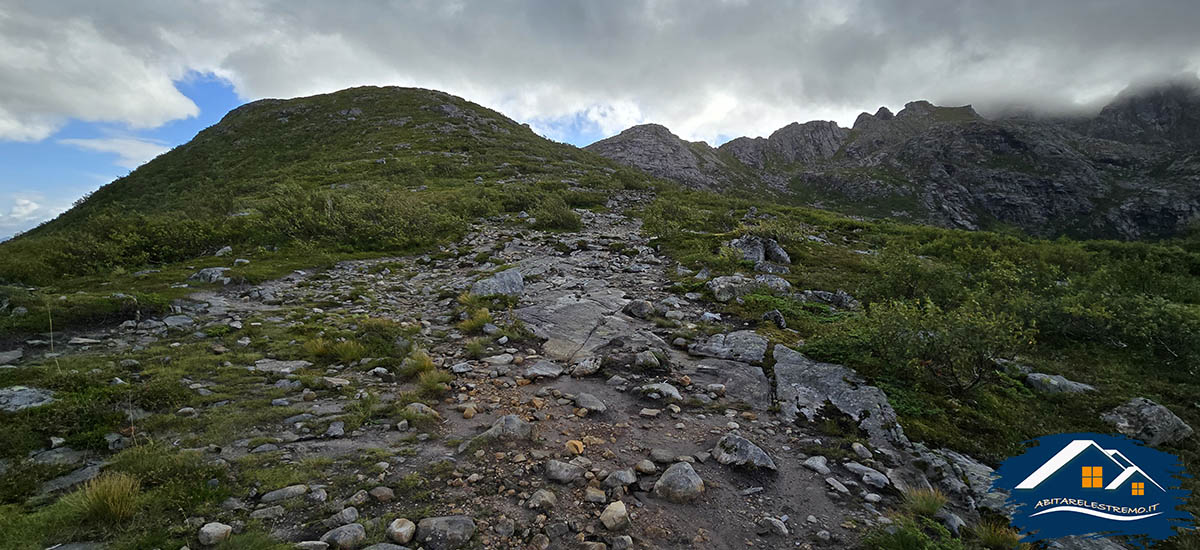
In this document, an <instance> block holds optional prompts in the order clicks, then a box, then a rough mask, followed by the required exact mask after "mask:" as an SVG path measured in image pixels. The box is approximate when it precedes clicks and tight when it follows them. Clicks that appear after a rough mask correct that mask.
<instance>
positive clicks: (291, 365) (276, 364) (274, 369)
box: [254, 359, 312, 375]
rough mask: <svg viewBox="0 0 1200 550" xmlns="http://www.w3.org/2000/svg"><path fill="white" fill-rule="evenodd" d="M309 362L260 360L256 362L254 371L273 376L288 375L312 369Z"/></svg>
mask: <svg viewBox="0 0 1200 550" xmlns="http://www.w3.org/2000/svg"><path fill="white" fill-rule="evenodd" d="M311 366H312V363H309V362H308V361H279V360H277V359H259V360H258V361H255V362H254V370H256V371H259V372H269V373H272V374H279V375H288V374H292V373H293V372H296V371H298V370H300V369H307V368H308V367H311Z"/></svg>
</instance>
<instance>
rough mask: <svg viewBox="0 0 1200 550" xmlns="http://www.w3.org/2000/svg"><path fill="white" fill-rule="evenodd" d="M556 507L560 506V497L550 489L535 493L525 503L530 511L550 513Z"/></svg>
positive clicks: (539, 490)
mask: <svg viewBox="0 0 1200 550" xmlns="http://www.w3.org/2000/svg"><path fill="white" fill-rule="evenodd" d="M555 506H558V496H556V495H555V494H554V491H551V490H549V489H538V490H537V491H534V493H533V495H531V496H530V497H529V500H528V501H526V502H525V507H526V508H529V509H530V510H545V511H549V510H553V509H554V507H555Z"/></svg>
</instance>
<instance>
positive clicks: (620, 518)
mask: <svg viewBox="0 0 1200 550" xmlns="http://www.w3.org/2000/svg"><path fill="white" fill-rule="evenodd" d="M600 523H603V524H604V528H605V529H608V530H609V531H619V530H621V529H627V528H629V526H630V521H629V512H628V510H626V509H625V503H624V502H621V501H619V500H618V501H614V502H612V503H611V504H609V505H608V506H606V507H605V508H604V512H601V514H600Z"/></svg>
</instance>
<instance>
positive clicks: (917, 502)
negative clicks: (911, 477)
mask: <svg viewBox="0 0 1200 550" xmlns="http://www.w3.org/2000/svg"><path fill="white" fill-rule="evenodd" d="M946 500H947V498H946V494H945V493H943V492H941V491H939V490H938V489H910V490H908V491H905V492H904V507H905V508H906V509H907V510H908V511H909V512H912V513H914V514H916V515H918V516H925V517H933V516H934V514H937V513H938V510H941V509H942V506H945V505H946Z"/></svg>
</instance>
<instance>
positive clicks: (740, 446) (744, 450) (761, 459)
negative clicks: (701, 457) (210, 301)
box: [712, 434, 775, 470]
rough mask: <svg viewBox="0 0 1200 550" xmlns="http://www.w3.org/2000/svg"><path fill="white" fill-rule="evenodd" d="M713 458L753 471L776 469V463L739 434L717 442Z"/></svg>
mask: <svg viewBox="0 0 1200 550" xmlns="http://www.w3.org/2000/svg"><path fill="white" fill-rule="evenodd" d="M712 455H713V458H715V459H717V462H720V463H721V464H725V465H733V466H740V467H743V468H752V469H767V470H774V469H775V461H774V460H771V455H768V454H767V452H766V451H764V450H762V448H761V447H759V446H758V445H755V444H754V443H752V442H751V441H750V440H749V439H746V438H744V437H742V436H740V435H737V434H727V435H726V436H725V437H722V438H721V440H720V441H717V446H716V447H714V448H713V453H712Z"/></svg>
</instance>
